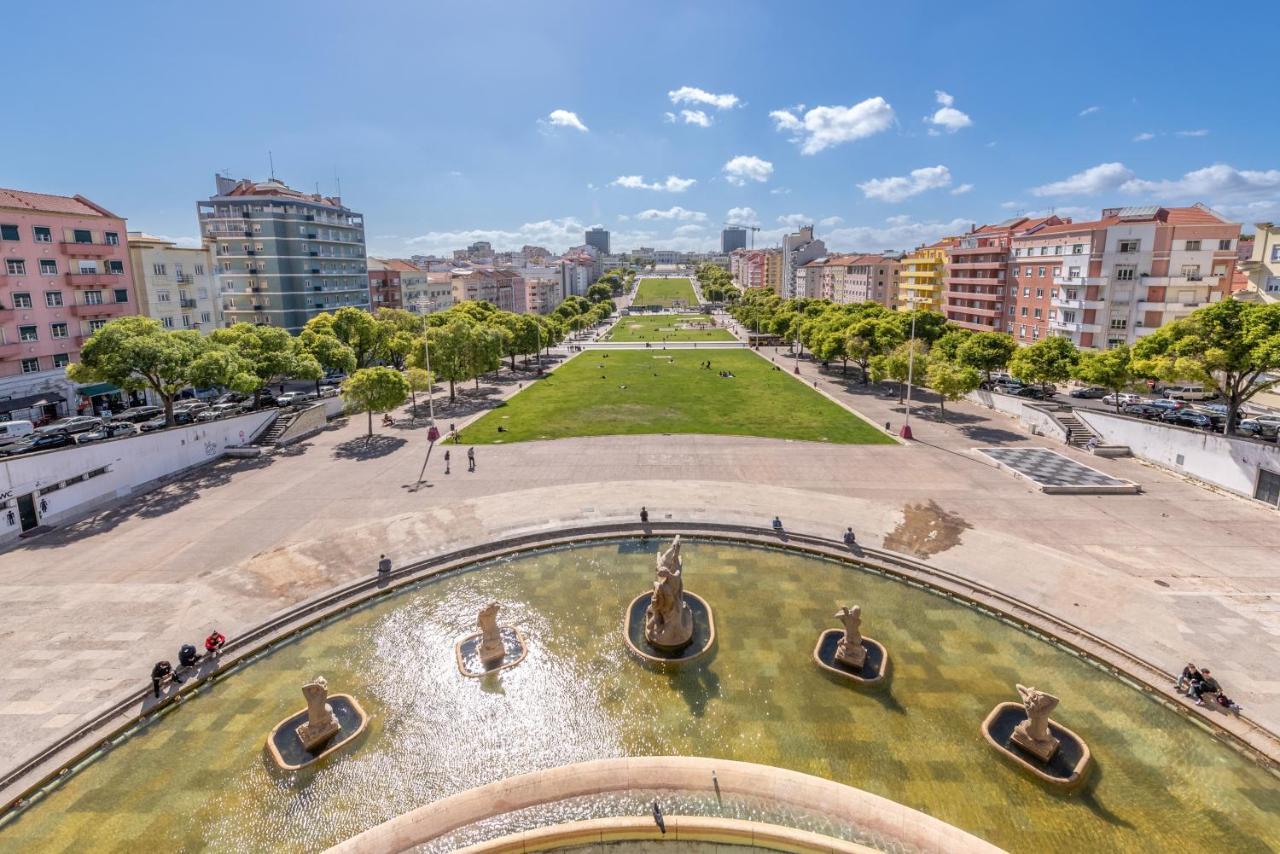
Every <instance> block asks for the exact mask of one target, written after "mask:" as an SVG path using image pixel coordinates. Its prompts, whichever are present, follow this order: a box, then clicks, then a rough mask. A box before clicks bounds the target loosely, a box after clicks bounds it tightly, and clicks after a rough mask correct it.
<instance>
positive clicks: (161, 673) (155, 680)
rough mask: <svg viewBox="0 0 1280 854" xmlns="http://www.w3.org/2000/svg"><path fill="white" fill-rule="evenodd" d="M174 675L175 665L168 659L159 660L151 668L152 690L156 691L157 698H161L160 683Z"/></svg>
mask: <svg viewBox="0 0 1280 854" xmlns="http://www.w3.org/2000/svg"><path fill="white" fill-rule="evenodd" d="M172 675H173V665H172V664H170V663H169V662H167V661H157V662H156V666H155V667H153V668H151V690H152V691H155V693H156V699H157V700H158V699H160V683H161V682H163V681H164V680H165V678H166V677H168V676H172Z"/></svg>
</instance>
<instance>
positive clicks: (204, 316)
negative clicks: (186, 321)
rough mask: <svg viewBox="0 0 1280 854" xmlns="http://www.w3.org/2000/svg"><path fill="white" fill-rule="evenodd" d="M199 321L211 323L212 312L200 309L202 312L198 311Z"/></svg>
mask: <svg viewBox="0 0 1280 854" xmlns="http://www.w3.org/2000/svg"><path fill="white" fill-rule="evenodd" d="M200 322H201V323H212V322H213V314H212V313H211V312H208V311H202V312H200Z"/></svg>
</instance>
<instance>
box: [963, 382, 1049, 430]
mask: <svg viewBox="0 0 1280 854" xmlns="http://www.w3.org/2000/svg"><path fill="white" fill-rule="evenodd" d="M965 399H966V400H968V401H969V402H970V403H976V404H978V405H979V406H985V407H987V408H988V409H994V410H996V411H997V412H1003V413H1004V414H1005V415H1010V416H1012V417H1014V418H1016V419H1018V421H1020V422H1021V423H1022V426H1023V427H1025V428H1026V429H1027V430H1029V431H1030V432H1033V433H1036V434H1038V435H1041V436H1050V437H1053V438H1055V439H1060V440H1062V441H1063V442H1065V441H1067V431H1066V430H1064V429H1063V427H1062V425H1061V424H1059V423H1058V422H1057V421H1054V420H1053V416H1051V415H1049V413H1048V412H1047V411H1046V410H1045V407H1043V406H1039V405H1036V404H1035V403H1032V402H1030V401H1026V400H1023V399H1022V398H1020V397H1010V396H1009V395H1007V394H996V393H994V392H990V391H971V392H969V393H968V394H966V395H965Z"/></svg>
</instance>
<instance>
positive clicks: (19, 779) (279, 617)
mask: <svg viewBox="0 0 1280 854" xmlns="http://www.w3.org/2000/svg"><path fill="white" fill-rule="evenodd" d="M676 534H680V535H682V536H685V537H688V538H691V539H692V540H694V541H699V540H700V541H709V542H727V543H731V544H736V545H740V546H745V547H763V548H772V549H777V550H781V551H788V552H794V553H798V554H806V555H809V556H811V557H816V558H819V559H826V560H834V561H837V562H840V563H845V564H849V565H852V566H854V567H857V568H858V569H860V570H862V571H865V572H874V573H877V574H879V575H882V576H885V577H888V578H891V579H893V580H895V581H898V582H900V583H903V584H908V585H910V586H913V587H917V588H920V589H924V590H927V591H929V592H932V593H935V594H937V595H941V596H944V597H946V598H950V599H953V600H955V601H957V602H959V603H960V604H963V605H966V606H968V607H972V608H976V609H977V610H979V611H982V612H983V613H985V614H987V615H988V616H991V617H993V618H995V619H1001V620H1004V621H1006V622H1008V623H1010V624H1011V625H1014V626H1015V627H1017V628H1019V629H1022V630H1023V631H1026V632H1028V633H1030V634H1033V635H1037V636H1040V637H1041V639H1042V640H1045V641H1046V642H1049V643H1054V644H1057V645H1058V646H1060V647H1061V648H1063V649H1064V650H1066V651H1067V652H1069V653H1071V654H1074V655H1077V656H1080V657H1082V658H1085V659H1086V660H1089V661H1091V662H1092V663H1093V664H1095V665H1097V666H1099V667H1100V668H1101V669H1103V670H1106V671H1108V672H1109V673H1110V675H1111V676H1113V677H1114V678H1118V679H1124V680H1128V681H1130V682H1131V684H1132V687H1134V688H1136V689H1137V690H1139V691H1142V692H1143V693H1146V694H1147V695H1149V696H1151V697H1152V698H1153V699H1155V700H1157V701H1159V702H1162V703H1164V704H1165V705H1166V706H1167V707H1168V708H1171V709H1173V710H1175V711H1177V712H1178V713H1179V714H1181V715H1182V716H1183V718H1184V719H1185V720H1187V722H1188V723H1191V724H1193V725H1196V726H1199V727H1201V728H1202V729H1204V730H1206V731H1207V732H1209V733H1210V734H1211V735H1214V736H1216V737H1219V738H1221V739H1222V740H1223V741H1224V742H1225V743H1226V744H1228V745H1230V746H1231V747H1233V748H1235V749H1236V750H1237V751H1238V752H1240V753H1242V754H1244V755H1245V756H1246V757H1248V758H1249V759H1251V760H1252V761H1253V762H1255V763H1256V764H1258V765H1260V766H1261V767H1263V768H1264V769H1266V770H1269V771H1270V772H1271V773H1273V774H1277V775H1280V734H1278V733H1275V732H1272V731H1271V730H1269V729H1267V728H1266V727H1264V726H1262V725H1261V724H1259V723H1257V722H1256V721H1253V720H1252V719H1250V718H1248V717H1247V716H1245V715H1240V716H1238V717H1235V718H1228V719H1225V721H1223V720H1216V719H1214V718H1210V717H1207V716H1205V715H1203V714H1198V713H1197V712H1196V711H1195V709H1194V708H1193V707H1191V706H1190V705H1189V704H1187V703H1184V702H1178V698H1177V697H1176V695H1171V694H1170V692H1169V689H1168V686H1169V685H1171V684H1172V682H1173V679H1174V674H1172V673H1170V672H1168V671H1165V670H1163V669H1162V668H1161V667H1160V666H1159V665H1157V664H1154V663H1152V662H1149V661H1147V660H1145V659H1143V658H1141V657H1140V656H1138V655H1135V654H1134V653H1131V652H1129V651H1128V650H1126V649H1124V648H1123V647H1121V646H1119V645H1118V644H1115V643H1112V642H1111V641H1108V640H1105V639H1104V638H1101V637H1099V636H1097V635H1095V634H1093V633H1092V632H1089V631H1087V630H1086V629H1084V628H1081V627H1080V626H1076V625H1074V624H1073V623H1071V622H1069V621H1067V620H1065V619H1062V618H1061V617H1058V616H1056V615H1054V614H1051V613H1049V612H1047V611H1044V610H1042V609H1040V608H1038V607H1036V606H1035V605H1032V604H1030V603H1027V602H1024V601H1022V600H1020V599H1018V598H1016V597H1014V596H1011V595H1009V594H1007V593H1003V592H1001V591H1000V590H998V589H996V588H993V587H990V586H988V585H985V584H983V583H981V582H979V581H976V580H973V579H969V578H966V577H964V576H960V575H957V574H955V573H951V572H948V571H947V570H945V569H942V568H940V567H937V566H932V565H930V564H927V563H925V562H923V561H920V560H917V559H915V558H912V557H910V556H907V555H904V554H900V553H897V552H893V551H889V550H887V549H876V548H870V547H866V546H862V545H856V546H853V547H850V546H847V545H845V544H844V543H843V542H841V541H838V540H835V539H832V538H829V537H819V536H814V535H809V534H797V533H789V532H783V533H781V534H779V532H777V531H774V530H772V529H771V528H765V527H762V526H758V525H744V524H740V523H716V522H706V521H700V522H671V521H665V522H661V523H656V524H655V523H640V522H607V523H601V524H598V525H576V526H566V527H561V528H546V529H540V530H537V531H532V532H528V533H523V534H518V535H513V536H509V537H504V538H499V539H495V540H491V541H489V542H487V543H484V544H480V545H477V546H471V547H467V548H463V549H458V550H455V551H452V552H447V553H444V554H440V555H435V556H431V557H427V558H424V559H422V560H419V561H415V562H412V563H407V564H405V565H404V566H402V567H401V568H400V569H398V570H393V571H392V572H391V573H390V574H389V576H388V575H384V576H381V577H368V578H362V579H360V580H358V581H354V582H349V583H347V584H344V585H339V586H337V587H335V588H333V589H331V590H330V591H328V592H327V593H323V594H320V595H318V596H316V597H313V598H311V599H308V600H305V601H303V602H300V603H298V604H297V605H294V606H292V607H290V608H287V609H285V610H284V611H281V612H279V613H278V614H276V615H274V616H272V617H270V618H269V619H267V620H266V621H265V622H263V623H261V624H259V625H257V626H255V627H253V628H250V629H248V630H246V631H245V632H243V633H240V634H239V635H237V636H235V637H234V638H232V639H231V640H229V641H228V642H227V644H226V646H225V647H224V648H223V654H222V655H221V656H220V658H219V666H218V668H217V669H216V670H213V671H211V672H210V673H208V674H203V675H201V676H199V677H193V678H189V679H188V680H187V681H186V683H185V684H184V685H183V687H182V689H181V690H180V691H178V692H175V693H172V694H170V695H169V696H168V697H166V698H164V699H163V700H162V701H161V702H160V703H157V704H155V705H151V706H144V707H143V708H141V709H139V708H138V706H139V705H140V704H145V702H146V701H147V700H148V699H150V698H151V686H150V685H149V684H148V685H146V686H145V687H141V688H139V689H137V690H135V691H132V692H130V693H129V694H127V695H126V696H125V697H123V698H121V699H120V700H119V701H117V702H115V703H113V704H111V705H109V706H107V707H105V708H104V709H103V710H102V711H101V712H99V713H98V714H97V715H95V716H94V717H93V718H91V719H90V720H88V721H86V722H85V723H84V724H83V725H81V726H80V727H78V728H76V729H75V730H73V731H72V732H71V733H68V734H67V735H66V736H64V737H63V738H61V739H59V740H58V741H56V742H54V743H53V744H51V745H49V746H48V747H46V748H45V749H43V750H41V751H39V752H38V753H36V754H35V755H33V756H31V757H29V758H28V759H26V760H23V761H22V762H20V763H18V764H17V765H15V766H13V767H12V768H9V769H7V770H4V771H3V772H0V820H3V819H4V818H5V816H6V815H7V814H8V813H9V812H10V811H12V810H13V809H15V808H19V807H21V806H23V805H24V803H25V801H26V800H27V799H28V798H29V797H30V796H31V795H33V794H35V793H37V792H39V791H40V790H42V789H43V788H45V787H46V786H48V785H49V784H50V783H52V782H54V781H56V780H57V779H58V778H59V777H61V776H63V775H65V774H67V773H69V772H70V771H71V769H72V768H74V767H75V766H77V765H79V764H81V763H82V762H84V761H86V760H87V759H89V758H90V757H91V756H93V755H94V754H95V753H97V752H98V751H100V750H102V749H104V748H106V747H109V746H111V745H113V744H114V743H115V742H116V741H117V740H120V739H122V738H124V737H127V735H128V733H129V732H130V731H131V730H133V729H134V728H135V727H137V726H139V725H141V724H144V723H146V722H148V721H150V720H151V719H152V718H154V717H155V716H157V715H163V714H166V713H167V712H168V711H170V710H172V709H173V708H175V707H177V706H178V705H179V704H181V703H182V702H185V701H186V700H187V699H189V698H190V697H192V696H194V695H196V694H198V693H199V692H200V690H201V689H202V688H203V687H204V686H207V685H209V684H212V683H214V682H216V681H218V680H221V679H224V678H229V677H231V676H233V675H234V674H235V673H236V672H238V671H239V669H240V668H241V667H242V666H243V665H245V664H247V663H250V662H252V661H253V660H255V659H256V658H258V657H259V656H261V655H262V654H264V653H266V652H267V651H269V650H270V649H271V648H273V647H274V646H276V645H277V644H280V643H282V642H285V641H288V640H290V639H292V638H294V637H296V636H298V635H300V634H302V633H304V632H307V631H310V630H311V629H313V628H316V627H317V626H319V625H322V624H324V623H328V622H330V621H333V620H335V619H340V618H341V617H342V616H343V615H344V614H345V613H347V612H349V611H352V610H355V609H356V608H360V607H364V606H365V605H368V604H370V603H371V602H373V601H375V600H377V599H380V598H382V597H384V596H388V595H394V594H396V593H399V592H402V591H403V590H404V589H405V588H408V587H411V586H413V585H415V584H419V583H422V582H424V581H427V580H430V579H431V578H433V577H436V576H443V575H446V574H448V573H450V572H455V571H458V570H462V569H466V568H467V567H471V566H474V565H476V564H481V563H486V562H490V561H494V560H498V559H502V558H510V557H516V556H519V555H522V554H527V553H530V552H537V551H542V550H545V549H549V548H557V547H566V546H567V547H573V546H588V545H592V544H593V543H599V542H608V541H616V540H622V539H664V538H668V537H672V536H675V535H676Z"/></svg>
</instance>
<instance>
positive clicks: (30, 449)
mask: <svg viewBox="0 0 1280 854" xmlns="http://www.w3.org/2000/svg"><path fill="white" fill-rule="evenodd" d="M75 443H76V440H75V439H74V438H72V437H71V434H69V433H39V434H32V435H30V436H28V437H27V438H25V439H21V440H19V441H17V442H13V443H12V444H9V445H5V446H4V447H2V448H0V454H4V455H5V456H7V457H12V456H15V455H17V454H33V453H35V452H36V451H50V450H53V449H54V448H65V447H67V446H68V445H74V444H75Z"/></svg>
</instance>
